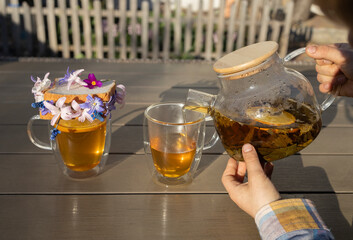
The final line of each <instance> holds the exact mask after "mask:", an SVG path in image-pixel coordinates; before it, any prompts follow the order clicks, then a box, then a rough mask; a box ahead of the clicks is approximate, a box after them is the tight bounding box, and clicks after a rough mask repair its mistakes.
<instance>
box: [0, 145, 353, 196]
mask: <svg viewBox="0 0 353 240" xmlns="http://www.w3.org/2000/svg"><path fill="white" fill-rule="evenodd" d="M112 144H113V145H114V144H116V143H114V142H113V143H112ZM0 159H1V160H0V161H1V168H0V179H1V181H2V182H3V183H4V184H1V185H0V192H1V193H3V194H46V193H50V194H65V193H68V194H75V193H79V194H85V193H91V194H125V193H134V194H148V193H156V194H157V193H185V194H187V193H189V194H191V193H225V189H224V187H223V185H222V183H221V176H222V173H223V171H224V169H225V167H226V164H227V160H228V159H229V157H228V156H227V155H218V154H215V155H214V154H207V153H205V154H203V156H202V159H201V162H200V165H199V167H198V170H197V171H196V175H195V178H194V180H193V182H192V183H191V184H189V185H180V186H169V187H168V188H166V187H165V186H161V185H159V184H155V183H154V182H153V180H152V178H151V173H150V168H149V166H148V164H149V163H148V161H152V159H149V158H147V156H145V155H144V154H143V153H142V152H141V154H136V155H134V154H123V153H119V154H110V156H109V159H108V161H107V164H106V166H105V169H104V172H103V173H102V174H101V175H99V176H98V177H95V178H92V179H88V180H87V181H75V180H74V181H73V180H71V179H69V178H67V177H65V176H64V175H63V174H62V172H61V170H60V168H59V166H58V164H57V162H56V160H55V159H54V157H53V155H52V154H51V153H50V152H49V151H47V152H46V153H45V154H44V153H43V154H34V153H30V154H26V153H23V154H20V153H17V154H5V153H2V154H1V155H0ZM351 161H352V157H351V156H335V157H333V156H321V155H315V156H308V155H294V156H290V157H288V158H286V159H282V160H280V161H277V162H275V163H274V164H275V168H274V173H273V176H272V180H273V182H274V184H275V186H276V187H277V188H278V190H279V191H280V192H282V193H290V192H293V193H318V194H322V193H342V194H343V193H345V194H353V186H352V178H351V176H352V174H353V167H352V164H351ZM5 183H6V184H5Z"/></svg>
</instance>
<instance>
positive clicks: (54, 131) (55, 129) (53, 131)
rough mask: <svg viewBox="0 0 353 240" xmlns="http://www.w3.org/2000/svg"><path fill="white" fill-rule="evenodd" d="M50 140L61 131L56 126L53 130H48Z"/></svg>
mask: <svg viewBox="0 0 353 240" xmlns="http://www.w3.org/2000/svg"><path fill="white" fill-rule="evenodd" d="M50 132H51V134H50V140H55V138H56V136H57V135H58V134H59V133H61V132H60V131H59V130H58V129H57V128H54V129H53V130H51V131H50Z"/></svg>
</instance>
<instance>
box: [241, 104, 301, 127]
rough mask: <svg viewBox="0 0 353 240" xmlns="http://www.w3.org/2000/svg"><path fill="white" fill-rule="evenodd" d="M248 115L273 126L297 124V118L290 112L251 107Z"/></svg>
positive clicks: (247, 111) (247, 112)
mask: <svg viewBox="0 0 353 240" xmlns="http://www.w3.org/2000/svg"><path fill="white" fill-rule="evenodd" d="M246 114H247V115H248V116H249V117H250V118H251V119H254V120H255V121H257V122H260V123H263V124H266V125H272V126H284V125H290V124H292V123H294V122H295V117H294V116H293V115H292V114H290V113H289V112H286V111H283V110H282V111H281V110H279V109H277V108H272V107H251V108H248V109H247V110H246Z"/></svg>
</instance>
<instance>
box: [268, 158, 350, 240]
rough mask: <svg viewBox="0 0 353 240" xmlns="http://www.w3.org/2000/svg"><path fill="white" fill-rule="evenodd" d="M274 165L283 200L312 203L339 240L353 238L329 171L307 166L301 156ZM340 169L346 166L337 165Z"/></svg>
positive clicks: (274, 176)
mask: <svg viewBox="0 0 353 240" xmlns="http://www.w3.org/2000/svg"><path fill="white" fill-rule="evenodd" d="M318 159H319V158H318ZM333 160H334V159H333ZM314 164H315V163H314ZM274 165H275V168H274V174H273V175H272V181H273V182H274V184H275V186H276V188H277V189H278V190H279V191H280V193H281V195H282V197H284V198H308V199H310V200H312V201H313V202H314V204H315V206H316V208H317V210H318V212H319V215H320V216H321V218H322V219H323V221H324V222H325V224H326V225H327V227H328V228H329V229H331V231H332V233H333V235H334V236H335V238H336V239H347V236H353V235H352V234H353V229H352V226H351V223H350V222H349V220H347V219H346V218H345V216H344V215H343V213H342V211H341V209H340V204H339V201H338V198H337V195H336V194H335V189H333V187H332V185H331V183H330V180H329V178H328V175H327V173H326V171H325V169H323V168H322V167H318V166H304V164H303V159H302V156H301V155H296V156H295V157H294V156H291V157H288V158H287V159H283V160H279V161H276V162H274ZM337 167H342V166H338V165H337ZM289 173H290V174H291V175H290V176H288V174H289ZM345 204H347V201H345Z"/></svg>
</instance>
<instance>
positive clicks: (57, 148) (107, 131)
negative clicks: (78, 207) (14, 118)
mask: <svg viewBox="0 0 353 240" xmlns="http://www.w3.org/2000/svg"><path fill="white" fill-rule="evenodd" d="M35 120H43V119H40V116H39V115H35V116H33V117H32V118H30V120H29V122H28V125H27V133H28V136H29V139H30V140H31V142H32V143H33V144H34V145H36V146H37V147H39V148H41V149H45V150H52V151H53V153H54V156H55V159H56V160H57V161H58V163H59V165H60V167H61V169H62V170H63V173H64V174H65V175H67V176H69V177H71V178H75V179H84V178H89V177H93V176H96V175H98V174H99V173H101V172H102V170H103V168H104V165H105V163H106V161H107V159H108V155H109V149H110V142H111V120H110V119H109V118H106V119H104V121H102V122H101V121H100V120H98V119H96V120H94V121H93V122H92V123H91V122H89V121H88V120H86V121H85V122H83V123H82V122H79V121H78V120H76V119H73V120H60V122H59V124H58V126H57V129H58V130H59V131H60V134H58V135H57V136H56V138H55V139H54V140H52V139H49V141H50V142H49V143H45V142H42V141H41V140H39V139H38V138H37V137H36V136H35V134H34V132H33V122H34V121H35ZM43 121H47V122H48V131H49V136H50V133H51V131H52V130H53V127H52V126H51V125H50V121H48V120H43Z"/></svg>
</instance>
